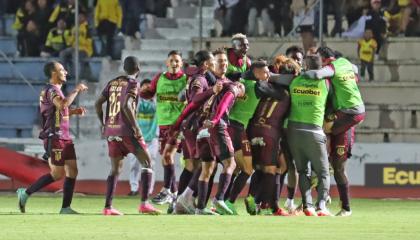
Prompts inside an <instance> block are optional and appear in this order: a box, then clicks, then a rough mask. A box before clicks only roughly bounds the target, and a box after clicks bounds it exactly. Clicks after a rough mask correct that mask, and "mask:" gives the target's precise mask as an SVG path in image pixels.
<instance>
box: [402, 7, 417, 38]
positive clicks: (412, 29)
mask: <svg viewBox="0 0 420 240" xmlns="http://www.w3.org/2000/svg"><path fill="white" fill-rule="evenodd" d="M411 4H412V9H413V12H412V14H411V18H412V21H410V23H409V24H408V26H407V30H406V32H405V35H406V36H407V37H412V36H420V0H412V1H411Z"/></svg>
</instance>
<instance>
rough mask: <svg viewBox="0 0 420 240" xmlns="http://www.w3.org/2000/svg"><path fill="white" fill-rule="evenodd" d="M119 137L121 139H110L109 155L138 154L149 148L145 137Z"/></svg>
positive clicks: (115, 156) (114, 156)
mask: <svg viewBox="0 0 420 240" xmlns="http://www.w3.org/2000/svg"><path fill="white" fill-rule="evenodd" d="M119 138H120V139H119V140H116V139H114V140H112V141H109V140H108V155H109V156H110V157H112V158H118V157H121V158H123V157H125V156H127V154H129V153H133V154H136V153H138V152H140V151H146V150H147V145H146V142H145V141H144V139H143V138H142V139H138V138H135V137H134V136H122V137H119Z"/></svg>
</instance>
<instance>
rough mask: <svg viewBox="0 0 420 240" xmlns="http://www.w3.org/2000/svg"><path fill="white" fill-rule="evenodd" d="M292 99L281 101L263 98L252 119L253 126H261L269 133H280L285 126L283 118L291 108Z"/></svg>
mask: <svg viewBox="0 0 420 240" xmlns="http://www.w3.org/2000/svg"><path fill="white" fill-rule="evenodd" d="M289 105H290V99H289V98H284V99H283V100H281V101H279V100H277V99H275V98H267V97H264V98H261V100H260V102H259V103H258V106H257V109H256V110H255V113H254V116H253V117H252V119H251V121H250V127H251V128H260V129H261V130H266V131H265V132H267V133H272V134H279V133H280V130H281V129H282V128H283V120H284V118H285V117H286V115H287V112H288V110H289Z"/></svg>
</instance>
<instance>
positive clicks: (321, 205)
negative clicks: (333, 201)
mask: <svg viewBox="0 0 420 240" xmlns="http://www.w3.org/2000/svg"><path fill="white" fill-rule="evenodd" d="M318 207H319V209H321V210H325V209H326V208H327V207H326V203H325V201H324V200H321V201H319V204H318Z"/></svg>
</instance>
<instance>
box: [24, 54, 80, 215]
mask: <svg viewBox="0 0 420 240" xmlns="http://www.w3.org/2000/svg"><path fill="white" fill-rule="evenodd" d="M44 72H45V75H46V76H47V77H48V78H49V83H48V84H47V85H46V86H45V87H44V88H43V90H42V91H41V95H40V98H39V100H40V102H39V104H40V109H41V121H42V122H41V125H42V130H41V132H40V134H39V138H40V139H42V140H43V141H44V148H45V151H46V155H47V156H48V157H49V158H48V162H49V165H50V169H51V172H50V173H48V174H46V175H44V176H42V177H40V178H39V179H38V180H37V181H36V182H35V183H33V184H32V185H31V186H30V187H29V188H28V189H24V188H19V189H18V190H17V196H18V201H19V208H20V211H21V212H22V213H24V212H25V206H26V201H27V200H28V198H29V196H30V195H31V194H33V193H35V192H37V191H39V190H40V189H42V188H43V187H45V186H47V185H49V184H51V183H53V182H55V181H57V180H60V179H61V178H63V176H65V179H64V186H63V204H62V206H61V210H60V214H77V212H76V211H74V210H73V209H71V207H70V204H71V201H72V199H73V191H74V185H75V182H76V177H77V163H76V152H75V150H74V145H73V142H72V140H71V138H70V121H69V117H70V116H71V115H84V114H85V112H86V110H85V108H83V107H79V108H70V105H71V104H72V103H73V101H74V99H75V98H76V96H77V95H78V94H79V93H80V92H83V91H86V90H87V87H86V86H85V85H84V84H82V83H81V84H78V85H77V86H76V88H75V89H74V90H73V91H72V92H71V93H70V95H69V96H67V97H65V96H64V95H63V92H62V91H61V87H62V85H63V84H64V83H65V82H66V81H67V80H66V76H67V71H66V70H65V69H64V67H63V65H61V64H60V63H59V62H55V61H53V62H48V63H47V64H45V66H44Z"/></svg>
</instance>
